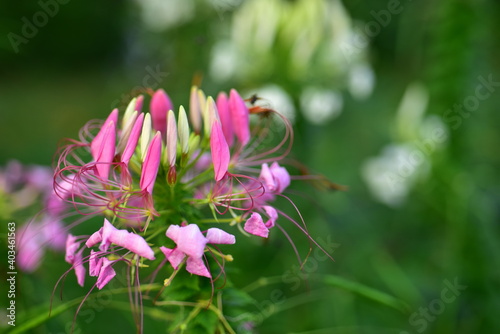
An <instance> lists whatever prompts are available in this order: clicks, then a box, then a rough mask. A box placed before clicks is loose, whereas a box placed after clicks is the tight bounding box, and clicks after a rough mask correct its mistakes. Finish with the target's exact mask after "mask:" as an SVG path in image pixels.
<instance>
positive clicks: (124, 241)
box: [99, 218, 155, 260]
mask: <svg viewBox="0 0 500 334" xmlns="http://www.w3.org/2000/svg"><path fill="white" fill-rule="evenodd" d="M111 243H113V244H115V245H117V246H120V247H123V248H126V249H128V250H129V251H131V252H134V253H136V254H137V255H140V256H142V257H145V258H146V259H149V260H154V259H155V256H154V251H153V250H152V249H151V247H149V245H148V243H147V242H146V240H144V238H143V237H141V236H140V235H137V234H135V233H133V232H128V231H127V230H118V229H117V228H116V227H114V226H113V225H112V224H111V223H110V222H109V221H108V220H107V219H106V218H105V219H104V226H103V228H102V242H101V246H100V247H99V249H100V250H101V251H106V250H107V249H108V247H109V245H110V244H111Z"/></svg>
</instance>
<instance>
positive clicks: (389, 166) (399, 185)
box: [361, 144, 429, 207]
mask: <svg viewBox="0 0 500 334" xmlns="http://www.w3.org/2000/svg"><path fill="white" fill-rule="evenodd" d="M428 171H429V160H428V157H427V156H425V155H424V154H421V152H420V151H419V149H418V148H417V147H415V146H414V145H412V144H390V145H388V146H386V147H384V148H383V149H382V153H381V154H380V155H379V156H377V157H374V158H369V159H368V160H367V161H366V162H365V163H364V164H363V166H362V169H361V172H362V176H363V179H364V180H365V182H366V184H367V185H368V188H369V189H370V192H371V193H372V195H373V196H374V197H375V198H376V199H378V200H379V201H380V202H382V203H385V204H387V205H389V206H392V207H396V206H398V205H401V204H403V203H404V202H405V200H406V198H407V196H408V194H409V192H410V190H411V189H412V188H413V186H414V185H415V183H416V181H417V180H418V179H419V178H422V177H425V176H426V175H427V173H428Z"/></svg>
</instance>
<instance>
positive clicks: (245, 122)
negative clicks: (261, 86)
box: [229, 89, 250, 146]
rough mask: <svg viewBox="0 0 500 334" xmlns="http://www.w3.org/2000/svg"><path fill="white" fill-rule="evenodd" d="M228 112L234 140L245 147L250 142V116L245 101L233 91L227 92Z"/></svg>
mask: <svg viewBox="0 0 500 334" xmlns="http://www.w3.org/2000/svg"><path fill="white" fill-rule="evenodd" d="M229 112H230V114H231V120H232V123H233V129H234V133H235V134H236V138H238V140H239V141H240V143H241V145H242V146H245V145H246V144H248V142H249V141H250V116H249V115H250V114H249V111H248V108H247V106H246V105H245V101H244V100H243V99H242V98H241V96H240V94H238V92H237V91H236V90H234V89H231V91H230V92H229Z"/></svg>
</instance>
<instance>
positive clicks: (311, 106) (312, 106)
mask: <svg viewBox="0 0 500 334" xmlns="http://www.w3.org/2000/svg"><path fill="white" fill-rule="evenodd" d="M343 104H344V100H343V98H342V95H341V94H340V93H339V92H337V91H334V90H331V89H322V88H317V87H307V88H306V89H305V90H304V91H303V92H302V94H301V95H300V106H301V109H302V113H303V115H304V117H305V118H306V119H307V120H308V121H310V122H311V123H314V124H317V125H321V124H325V122H327V121H330V120H332V119H334V118H336V117H338V116H339V115H340V113H341V112H342V106H343Z"/></svg>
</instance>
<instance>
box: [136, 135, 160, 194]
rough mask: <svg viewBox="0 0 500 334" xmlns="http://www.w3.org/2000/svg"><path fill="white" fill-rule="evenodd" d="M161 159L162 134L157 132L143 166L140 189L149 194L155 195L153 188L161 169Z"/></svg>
mask: <svg viewBox="0 0 500 334" xmlns="http://www.w3.org/2000/svg"><path fill="white" fill-rule="evenodd" d="M160 159H161V134H160V132H157V133H156V135H155V136H154V137H153V139H152V140H151V142H150V143H149V147H148V151H147V152H146V157H145V158H144V163H143V164H142V171H141V179H140V181H139V187H140V188H141V190H142V191H146V192H147V193H148V194H152V193H153V187H154V185H155V181H156V175H157V174H158V168H159V167H160Z"/></svg>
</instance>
